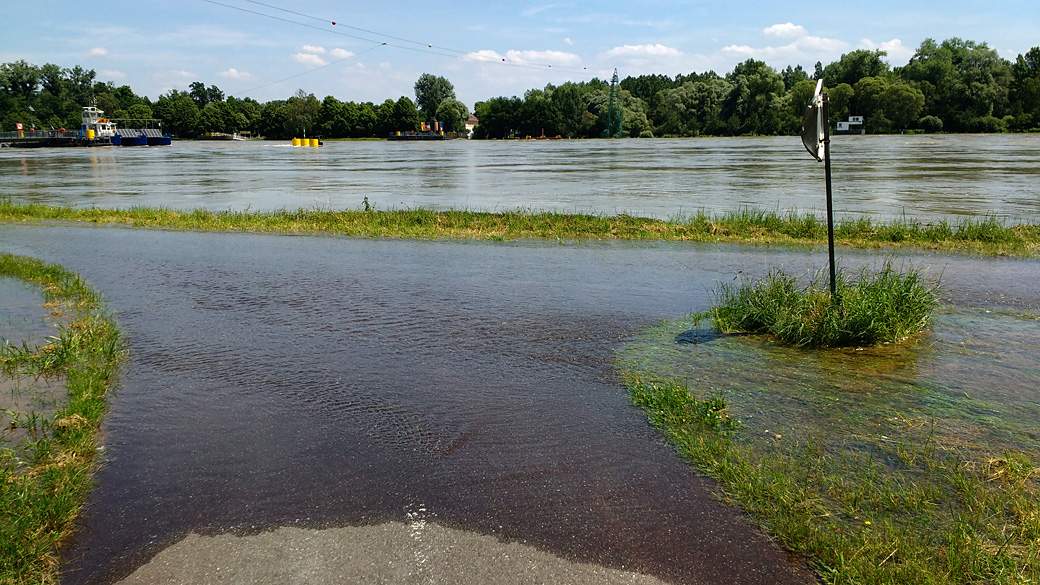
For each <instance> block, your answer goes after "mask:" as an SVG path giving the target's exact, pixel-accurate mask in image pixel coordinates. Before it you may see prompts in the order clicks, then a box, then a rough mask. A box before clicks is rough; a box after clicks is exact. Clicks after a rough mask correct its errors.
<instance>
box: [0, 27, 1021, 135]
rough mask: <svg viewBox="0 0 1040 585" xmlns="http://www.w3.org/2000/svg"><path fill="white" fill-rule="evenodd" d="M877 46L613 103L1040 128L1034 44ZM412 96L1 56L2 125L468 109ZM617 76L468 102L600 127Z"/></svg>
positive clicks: (528, 125) (450, 121)
mask: <svg viewBox="0 0 1040 585" xmlns="http://www.w3.org/2000/svg"><path fill="white" fill-rule="evenodd" d="M885 56H886V53H885V52H884V51H880V50H875V51H871V50H856V51H852V52H850V53H846V54H844V55H842V56H841V58H840V59H839V60H837V61H835V62H833V63H830V64H829V65H826V66H824V65H823V64H822V63H819V62H818V63H816V66H815V68H814V70H813V72H812V73H811V74H810V73H809V72H807V71H805V70H803V69H802V67H801V66H797V67H791V66H788V67H786V68H785V69H782V70H779V71H778V70H775V69H773V68H771V67H770V66H768V65H767V64H766V63H764V62H762V61H759V60H755V59H748V60H747V61H744V62H743V63H740V64H738V65H737V66H736V67H734V69H733V71H732V72H730V73H728V74H726V75H719V74H717V73H715V72H714V71H708V72H706V73H690V74H689V75H683V74H680V75H676V76H675V77H670V76H667V75H661V74H656V75H640V76H638V77H631V76H630V77H626V78H625V79H623V80H622V81H621V82H620V84H619V86H618V88H617V89H616V94H615V99H616V104H615V107H616V108H618V111H619V112H620V116H621V121H622V124H621V127H622V135H623V136H631V137H651V136H741V135H778V134H785V135H790V134H797V133H798V132H799V131H800V128H801V120H802V115H803V113H804V111H805V107H806V105H807V104H808V103H809V100H810V98H811V97H812V93H813V91H814V90H815V84H816V82H815V80H817V79H821V78H822V79H823V80H824V83H825V85H826V91H827V93H828V95H829V98H830V104H831V107H830V115H831V120H830V122H831V124H832V126H833V125H834V124H835V123H836V122H838V121H839V120H844V119H846V118H847V117H848V116H852V115H857V116H863V117H864V118H865V126H866V130H867V131H868V132H870V133H886V132H903V131H923V132H939V131H943V132H1006V131H1016V132H1021V131H1040V47H1033V48H1032V49H1030V50H1029V51H1028V52H1027V53H1026V54H1025V55H1019V56H1018V57H1017V59H1015V61H1013V62H1012V61H1008V60H1007V59H1004V58H1002V57H1000V56H999V54H998V53H997V52H996V50H994V49H992V48H990V47H989V46H987V45H986V43H975V42H973V41H966V40H961V39H958V38H952V39H947V40H945V41H943V42H941V43H938V42H936V41H934V40H932V39H926V40H925V41H923V42H922V43H921V45H920V47H919V48H918V49H917V51H916V52H915V53H914V56H913V57H911V58H910V60H909V62H908V63H907V64H906V65H904V66H901V67H895V68H892V67H891V66H890V65H889V64H888V63H886V62H885V60H884V57H885ZM414 89H415V101H413V100H411V99H410V98H408V97H406V96H401V97H400V98H398V99H397V100H392V99H387V100H385V101H384V102H383V103H381V104H375V103H372V102H363V103H355V102H350V101H347V102H344V101H340V100H338V99H336V98H335V97H333V96H327V97H325V98H324V99H323V100H320V101H319V100H318V99H317V98H316V97H315V96H314V95H313V94H308V93H306V92H305V91H303V90H299V91H297V92H296V93H295V94H294V95H293V96H291V97H289V98H288V99H286V100H273V101H269V102H266V103H262V104H261V103H259V102H257V101H256V100H253V99H251V98H241V99H240V98H235V97H233V96H228V97H225V95H224V92H222V91H221V90H220V89H219V88H218V87H216V86H214V85H210V86H209V87H207V86H206V85H205V84H204V83H202V82H200V81H196V82H194V83H192V84H190V86H189V87H188V89H187V90H183V91H182V90H171V91H169V92H167V93H165V94H163V95H161V96H159V98H158V99H157V100H155V101H151V100H149V98H148V97H145V96H138V95H137V94H135V93H134V92H133V90H132V89H131V88H130V87H129V86H127V85H122V86H116V85H115V84H114V83H112V82H100V81H98V80H97V79H96V74H95V72H94V71H93V70H85V69H83V68H82V67H80V66H76V67H73V68H71V69H65V68H61V67H59V66H57V65H54V64H50V63H48V64H46V65H43V66H40V67H38V66H35V65H31V64H29V63H26V62H25V61H17V62H13V63H5V64H0V130H5V131H9V130H13V129H14V128H15V123H18V122H21V123H22V124H23V125H25V127H27V128H28V127H30V126H32V127H36V128H42V129H45V128H48V127H50V128H60V127H63V128H79V126H80V112H81V110H82V106H84V105H89V104H91V103H96V104H97V106H98V107H99V108H101V109H103V110H105V112H106V113H107V114H108V115H109V116H110V117H112V118H120V119H149V118H158V119H161V120H162V121H163V129H164V130H165V131H167V132H169V133H171V134H173V135H174V136H177V137H180V138H191V137H195V136H197V135H199V134H201V133H204V132H225V133H234V132H249V133H251V134H253V135H255V136H265V137H267V138H271V139H287V138H291V137H294V136H303V135H304V134H307V135H310V136H323V137H327V138H364V137H385V136H387V135H389V134H391V133H393V132H397V131H416V130H419V129H420V127H421V125H422V123H423V122H426V123H432V122H434V121H438V122H440V123H441V124H443V128H444V129H445V130H446V131H460V132H461V131H463V130H464V126H465V124H466V120H467V118H468V117H469V113H470V111H469V109H468V108H467V107H466V105H465V104H463V103H462V102H460V101H458V100H457V99H456V97H455V93H454V87H453V86H452V84H451V82H449V81H448V80H447V79H445V78H443V77H439V76H435V75H431V74H428V73H424V74H423V75H422V76H420V77H419V79H418V80H417V81H416V83H415V87H414ZM611 93H612V88H611V84H610V83H609V82H607V81H604V80H600V79H597V78H593V79H592V80H590V81H581V82H567V83H563V84H561V85H558V86H557V85H552V84H550V85H546V86H545V87H544V88H542V89H531V90H528V91H527V92H526V93H525V94H524V96H523V98H520V97H517V96H512V97H495V98H491V99H488V100H485V101H481V102H477V103H476V104H475V105H474V108H473V110H474V112H475V114H476V116H477V118H478V119H479V125H478V126H477V127H476V129H475V130H474V137H476V138H512V137H525V136H542V135H544V136H562V137H567V138H592V137H599V136H602V135H604V134H605V131H606V126H607V118H608V110H609V108H610V103H611Z"/></svg>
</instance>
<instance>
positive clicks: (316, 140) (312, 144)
mask: <svg viewBox="0 0 1040 585" xmlns="http://www.w3.org/2000/svg"><path fill="white" fill-rule="evenodd" d="M311 146H313V147H314V148H318V139H317V138H311Z"/></svg>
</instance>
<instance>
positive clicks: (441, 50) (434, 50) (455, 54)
mask: <svg viewBox="0 0 1040 585" xmlns="http://www.w3.org/2000/svg"><path fill="white" fill-rule="evenodd" d="M202 1H203V2H208V3H210V4H215V5H217V6H223V7H225V8H230V9H232V10H238V11H241V12H246V13H248V14H254V15H257V16H262V17H264V18H270V19H273V20H278V21H280V22H285V23H289V24H294V25H297V26H302V27H306V28H310V29H314V30H320V31H323V32H327V33H332V34H338V35H340V36H344V37H347V38H352V39H356V40H360V41H365V42H369V43H377V44H378V46H389V47H393V48H396V49H403V50H406V51H415V52H418V53H427V54H431V55H438V56H441V57H451V58H453V59H462V60H465V61H471V62H476V63H494V64H501V65H503V66H509V67H518V68H523V69H537V70H545V69H555V70H557V71H570V72H587V71H588V67H580V68H579V67H571V66H567V65H558V66H556V67H553V65H552V64H551V63H532V62H525V61H519V60H512V59H508V58H507V57H498V59H500V61H499V60H495V59H490V58H486V57H480V56H474V52H472V51H470V52H466V51H460V50H458V49H451V48H448V47H440V46H437V45H434V44H432V43H422V42H420V41H415V40H410V39H406V38H402V37H397V36H393V35H388V34H384V33H380V32H376V31H371V30H367V29H363V28H359V27H355V26H351V25H347V24H341V23H340V22H339V21H338V20H332V19H326V18H321V17H318V16H314V15H310V14H305V13H303V12H296V11H293V10H289V9H286V8H280V7H278V6H274V5H272V4H267V3H264V2H259V1H258V0H244V1H245V2H249V3H251V4H256V5H258V6H264V7H266V8H270V9H272V10H278V11H281V12H285V13H287V14H292V15H295V16H299V17H302V18H306V19H309V20H316V21H319V22H327V23H329V24H331V25H332V26H335V27H345V28H349V29H351V30H355V31H358V32H363V33H365V34H369V35H374V36H377V37H383V38H388V39H391V40H394V41H399V42H401V43H408V45H413V46H407V45H399V44H395V43H390V42H380V41H377V40H374V39H371V38H366V37H361V36H358V35H353V34H349V33H345V32H341V31H337V30H332V29H329V28H327V27H324V26H321V27H319V26H316V25H312V24H307V23H303V22H298V21H295V20H290V19H287V18H282V17H279V16H275V15H273V14H267V13H265V12H259V11H256V10H250V9H248V8H243V7H241V6H235V5H232V4H225V3H223V2H218V1H217V0H202ZM423 47H425V48H423ZM322 67H325V66H322ZM320 68H321V67H319V68H317V69H320ZM315 70H316V69H312V70H311V71H315ZM301 75H302V74H301ZM289 79H291V78H289Z"/></svg>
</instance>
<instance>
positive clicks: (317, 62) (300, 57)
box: [292, 53, 328, 67]
mask: <svg viewBox="0 0 1040 585" xmlns="http://www.w3.org/2000/svg"><path fill="white" fill-rule="evenodd" d="M292 58H293V60H294V61H296V62H297V63H303V64H304V65H314V66H315V67H323V66H325V65H328V63H326V62H325V60H324V59H322V58H321V57H319V56H317V55H315V54H313V53H295V54H294V55H293V56H292Z"/></svg>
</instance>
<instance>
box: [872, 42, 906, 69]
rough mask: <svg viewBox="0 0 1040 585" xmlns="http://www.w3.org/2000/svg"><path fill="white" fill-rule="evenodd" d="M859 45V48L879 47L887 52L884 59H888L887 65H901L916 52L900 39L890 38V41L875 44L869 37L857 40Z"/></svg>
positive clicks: (874, 48) (873, 49) (875, 48)
mask: <svg viewBox="0 0 1040 585" xmlns="http://www.w3.org/2000/svg"><path fill="white" fill-rule="evenodd" d="M859 46H860V48H861V49H868V50H871V51H875V50H877V49H881V50H882V51H884V52H885V53H886V54H887V57H886V58H885V59H886V60H887V61H888V63H889V65H893V66H896V67H901V66H902V65H904V64H906V63H909V62H910V58H911V57H913V56H914V53H916V52H917V50H916V49H911V48H910V47H904V46H903V41H901V40H900V39H892V40H891V41H886V42H884V43H881V44H880V45H878V44H875V43H874V41H872V40H870V39H863V40H862V41H860V42H859Z"/></svg>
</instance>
